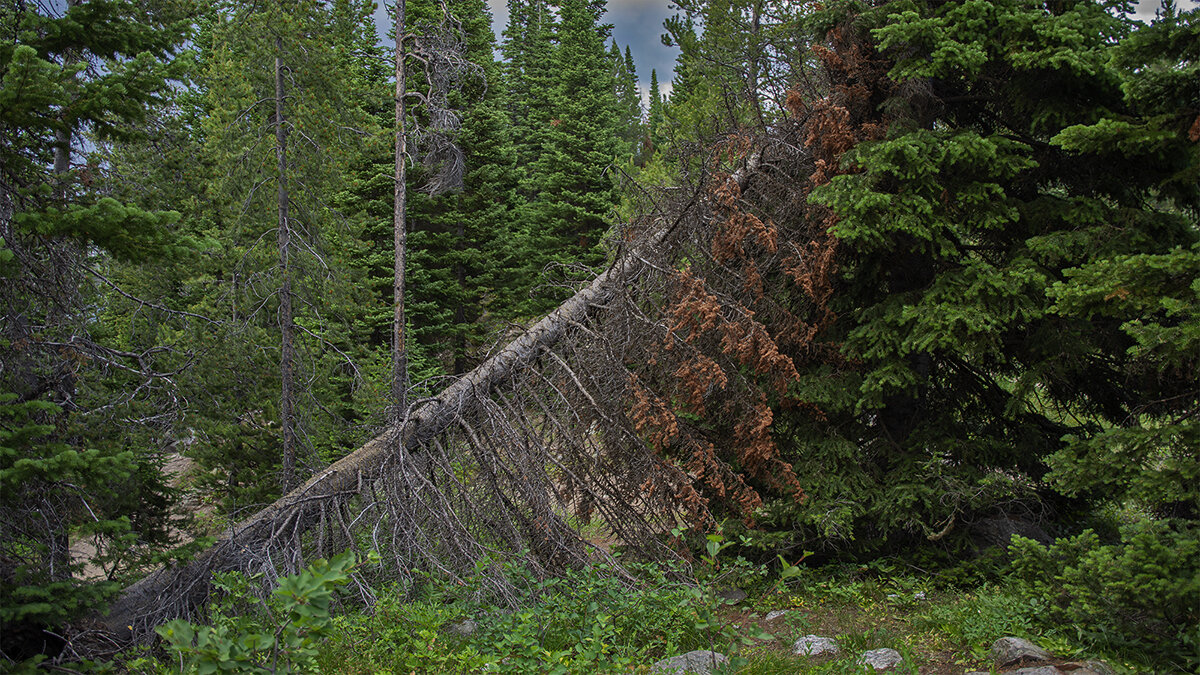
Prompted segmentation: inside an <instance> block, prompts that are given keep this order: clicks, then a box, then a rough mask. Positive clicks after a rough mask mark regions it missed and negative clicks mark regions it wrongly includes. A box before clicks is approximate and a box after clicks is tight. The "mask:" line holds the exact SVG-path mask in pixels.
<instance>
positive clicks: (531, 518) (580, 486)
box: [98, 152, 762, 643]
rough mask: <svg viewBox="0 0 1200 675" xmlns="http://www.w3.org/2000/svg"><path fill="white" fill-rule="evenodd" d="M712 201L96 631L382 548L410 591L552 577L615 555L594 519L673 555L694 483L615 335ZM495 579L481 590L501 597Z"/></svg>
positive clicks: (752, 158) (754, 157)
mask: <svg viewBox="0 0 1200 675" xmlns="http://www.w3.org/2000/svg"><path fill="white" fill-rule="evenodd" d="M761 159H762V155H761V152H753V153H750V154H749V155H748V157H747V158H746V160H745V161H744V163H743V165H742V166H741V168H740V169H738V170H737V171H735V172H733V173H732V174H728V175H719V176H718V182H720V183H725V184H728V186H729V188H728V189H731V190H735V191H738V192H740V191H741V190H742V189H743V188H744V187H745V185H746V184H747V181H748V180H749V178H750V177H751V176H752V175H754V174H755V173H756V172H757V171H758V170H759V167H760V164H761ZM707 194H708V192H707V191H706V189H705V188H704V181H700V183H699V184H698V185H697V187H696V188H695V189H694V190H690V191H689V195H690V196H689V197H688V198H687V199H684V200H682V201H681V202H679V203H676V204H675V205H674V206H673V208H672V209H671V211H670V212H672V213H673V214H674V217H673V218H671V219H670V220H668V219H666V218H665V217H661V216H660V217H659V218H658V219H656V220H654V221H653V222H655V223H657V224H658V228H657V229H656V230H654V231H653V232H651V233H649V234H643V236H642V237H641V238H640V239H639V240H636V241H637V243H635V244H634V245H632V246H629V247H628V248H627V249H626V250H625V251H624V252H621V253H620V254H619V255H618V256H617V257H616V259H615V262H613V263H612V264H611V266H610V267H609V268H608V269H607V270H606V271H604V272H603V273H601V274H600V275H599V276H597V277H596V278H595V279H594V280H593V281H592V282H591V283H590V284H588V285H587V286H586V287H584V288H583V289H581V290H580V291H578V292H577V293H576V294H575V295H574V296H573V297H571V298H570V299H568V300H567V301H566V302H564V303H563V304H562V305H561V306H559V307H558V308H557V309H555V310H554V311H553V312H551V313H550V314H549V315H548V316H546V317H545V318H543V319H542V320H541V321H539V322H537V323H536V324H534V325H533V326H532V327H530V328H528V329H527V330H525V331H524V332H523V333H522V334H521V335H520V336H519V337H517V338H516V339H515V340H513V341H512V342H510V343H509V344H508V345H507V346H505V347H504V348H503V349H501V350H500V351H499V352H497V353H496V354H495V355H493V356H492V357H491V358H488V359H487V360H486V361H484V362H483V363H482V364H480V365H479V366H478V367H477V368H475V369H474V370H473V371H471V372H469V373H467V374H466V375H464V376H463V377H461V378H459V379H458V380H456V381H455V382H454V383H453V384H451V385H450V386H448V387H447V388H446V389H445V390H443V391H442V392H441V393H440V394H438V395H437V396H435V397H433V398H431V399H426V400H422V401H417V402H415V403H413V404H412V405H411V406H410V407H409V412H408V414H407V415H406V416H405V418H404V419H403V420H402V421H400V422H398V423H396V424H394V425H391V426H389V427H388V428H386V429H385V430H384V431H383V432H382V433H380V434H379V435H378V436H376V437H375V438H374V439H372V440H371V441H369V442H368V443H366V444H364V445H363V446H362V447H360V448H359V449H357V450H355V451H354V452H352V453H350V454H349V455H347V456H345V457H344V458H342V459H340V460H338V461H337V462H335V463H333V464H332V465H330V466H329V467H328V468H326V469H324V470H323V471H320V472H319V473H317V474H316V475H315V476H313V477H312V478H310V479H309V480H308V481H307V482H305V483H304V484H303V485H301V486H300V487H298V488H296V489H295V490H293V491H292V492H290V493H288V494H287V495H285V496H283V497H282V498H280V499H279V500H277V501H276V502H274V503H272V504H270V505H268V506H267V507H265V508H263V509H261V510H260V511H258V512H257V513H255V514H253V515H251V516H250V517H248V518H245V519H244V520H242V521H241V522H239V523H237V524H236V525H233V526H231V527H229V528H228V530H226V531H225V532H224V533H223V534H222V535H220V536H219V537H218V540H217V541H216V542H215V544H214V545H213V546H212V547H211V548H209V549H207V550H206V551H204V552H203V553H201V554H200V555H198V556H196V558H195V559H193V560H192V561H191V562H189V563H187V564H185V565H180V566H175V567H163V568H160V569H158V570H155V571H154V572H152V573H150V574H149V575H148V576H146V577H144V578H143V579H142V580H140V581H138V582H136V583H134V584H133V585H131V586H129V587H128V588H126V589H125V590H124V591H123V592H122V593H121V595H120V596H119V598H118V599H117V600H116V601H115V602H114V603H113V604H112V606H111V607H110V609H109V611H108V613H107V614H106V615H105V616H103V617H102V618H100V619H98V623H99V624H100V627H101V628H102V630H103V631H104V632H105V633H107V634H108V635H110V636H112V637H114V638H115V639H116V640H117V641H118V642H119V643H128V642H130V641H135V640H142V639H146V638H149V637H151V636H152V635H153V629H154V627H155V626H157V625H159V624H161V623H163V622H164V621H166V620H168V619H171V618H175V617H188V616H192V615H193V614H194V613H195V611H196V610H197V608H199V607H200V606H201V605H202V604H203V602H204V601H205V600H206V598H207V597H208V594H209V591H210V582H211V578H212V573H213V572H218V571H227V570H242V571H246V572H248V573H262V574H263V576H264V578H265V579H266V580H271V579H274V578H276V577H278V576H280V575H282V574H287V573H290V572H294V571H295V570H297V569H299V568H300V567H301V566H302V564H303V562H304V560H305V559H306V557H309V556H315V557H320V556H322V555H328V554H329V553H331V552H334V551H336V550H340V549H345V548H347V547H356V548H360V549H366V548H373V549H375V550H379V551H381V552H383V553H384V560H385V568H386V569H385V570H384V572H383V573H384V574H386V575H387V576H389V577H391V578H393V579H395V578H400V579H402V580H403V579H410V580H411V577H410V575H411V574H412V573H413V570H414V569H425V570H431V571H436V572H437V573H440V574H444V575H448V576H450V577H456V576H463V575H466V574H468V573H471V572H472V571H477V570H478V569H479V566H480V565H481V564H482V563H481V561H486V560H489V559H492V560H497V561H499V560H512V559H513V558H514V557H515V558H519V559H521V560H523V562H524V563H526V564H528V565H530V566H532V567H533V568H534V569H535V570H538V571H551V570H553V569H555V568H561V567H563V566H565V565H571V564H581V563H584V562H586V561H588V560H589V559H594V558H595V557H598V556H599V557H607V554H606V553H605V552H604V551H603V550H600V549H597V548H596V547H592V546H589V545H587V543H586V542H585V541H584V540H583V539H582V538H581V537H580V536H579V535H578V532H577V529H578V528H577V526H579V525H586V524H588V522H589V521H590V520H591V519H592V518H594V517H597V516H598V517H599V518H600V519H602V521H603V523H604V525H605V526H606V527H607V528H608V530H609V531H610V533H611V535H612V537H613V538H615V539H617V540H619V541H621V542H622V543H623V544H625V545H626V546H628V547H629V548H630V549H631V550H633V551H635V552H637V553H640V554H642V555H643V556H647V557H655V558H662V557H665V556H671V557H673V556H675V555H676V553H675V552H674V550H673V549H671V548H669V547H668V546H666V545H665V544H664V543H663V542H662V541H661V537H660V536H658V535H660V534H661V533H663V532H666V531H669V530H670V529H671V527H673V526H674V525H675V522H674V516H673V515H670V514H676V513H678V512H679V507H680V504H679V501H680V499H681V497H682V496H683V495H685V494H687V492H686V490H685V489H684V487H685V485H687V484H688V483H689V482H690V481H691V478H689V477H688V476H687V475H686V474H685V473H684V472H683V471H682V470H680V469H679V468H678V467H676V466H674V465H672V464H671V463H669V462H666V461H664V459H663V458H662V457H661V456H658V455H656V454H655V453H654V452H653V450H652V449H651V448H648V447H647V445H646V444H645V443H644V441H643V439H642V437H641V433H640V429H639V428H637V426H638V425H637V424H634V423H632V422H631V421H630V420H628V419H627V418H626V415H625V412H626V407H627V396H626V395H625V394H626V393H627V392H626V387H627V385H628V381H627V380H628V373H627V371H626V361H627V355H626V354H625V353H623V352H622V346H623V345H622V344H621V343H620V342H619V341H614V340H613V339H612V336H613V334H614V333H620V332H621V331H626V332H628V331H630V330H633V323H636V320H637V317H639V316H641V317H644V310H645V308H646V307H647V306H648V305H647V303H650V304H653V302H654V300H653V299H652V298H653V297H655V296H659V297H661V296H662V295H664V294H663V292H662V285H663V284H664V283H669V282H668V281H666V278H667V277H669V276H670V274H669V272H671V271H673V270H672V268H671V263H670V262H669V259H670V254H665V253H664V252H665V251H668V250H669V249H671V248H672V247H671V240H672V238H674V237H677V236H679V235H680V233H681V231H682V230H687V229H689V228H688V227H681V224H684V223H685V222H687V221H689V219H691V220H693V221H695V220H696V219H698V220H699V221H703V220H704V219H705V217H706V216H705V214H706V213H707V212H708V209H706V208H705V207H704V202H705V201H706V200H707ZM652 278H657V279H658V282H657V283H656V282H653V281H651V279H652ZM631 317H632V318H633V323H631ZM602 325H603V326H604V328H603V329H600V328H599V327H600V326H602ZM603 333H607V335H605V334H603ZM581 354H585V355H586V361H587V363H586V364H585V367H583V368H580V367H579V366H578V363H577V362H578V356H579V355H581ZM573 362H575V365H573ZM569 516H574V517H575V523H574V526H573V525H572V524H571V523H569V522H568V518H569ZM496 570H497V573H496V574H493V575H489V576H488V578H487V579H486V582H487V583H488V584H489V585H490V586H491V590H492V591H494V592H496V593H497V594H498V595H500V596H501V597H503V596H505V595H510V596H511V593H512V589H510V588H507V586H506V585H507V581H506V580H505V578H504V575H503V574H502V573H500V572H499V566H498V565H497V566H496ZM362 590H363V592H364V593H365V594H368V595H369V593H370V591H369V588H368V587H367V586H366V585H363V586H362Z"/></svg>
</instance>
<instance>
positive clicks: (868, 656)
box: [858, 647, 904, 670]
mask: <svg viewBox="0 0 1200 675" xmlns="http://www.w3.org/2000/svg"><path fill="white" fill-rule="evenodd" d="M903 660H904V657H903V656H900V652H898V651H896V650H895V649H890V648H888V647H884V648H883V649H872V650H871V651H869V652H863V653H862V655H861V656H859V657H858V662H859V663H860V664H861V665H864V666H871V667H872V668H874V669H875V670H887V669H888V668H894V667H895V666H896V665H898V664H899V663H900V662H901V661H903Z"/></svg>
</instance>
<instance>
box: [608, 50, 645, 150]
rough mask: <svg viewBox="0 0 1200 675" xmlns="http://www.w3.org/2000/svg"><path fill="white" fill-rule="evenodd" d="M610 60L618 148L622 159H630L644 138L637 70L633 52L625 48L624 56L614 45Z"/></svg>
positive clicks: (610, 52)
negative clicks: (640, 139) (639, 141)
mask: <svg viewBox="0 0 1200 675" xmlns="http://www.w3.org/2000/svg"><path fill="white" fill-rule="evenodd" d="M609 58H611V59H612V62H613V85H614V87H615V94H616V97H617V125H618V134H617V135H618V136H619V138H620V140H621V142H620V144H619V148H618V155H619V158H620V159H625V158H627V157H629V156H630V155H631V154H632V153H633V152H634V151H635V150H636V149H637V148H636V145H637V142H638V139H639V138H641V136H642V97H641V94H639V93H638V88H637V69H636V67H635V66H634V63H633V52H631V51H630V49H629V47H628V46H626V47H625V54H624V56H622V55H621V50H620V48H619V47H617V43H616V42H613V43H612V48H611V49H610V51H609Z"/></svg>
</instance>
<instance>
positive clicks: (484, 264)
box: [413, 0, 516, 374]
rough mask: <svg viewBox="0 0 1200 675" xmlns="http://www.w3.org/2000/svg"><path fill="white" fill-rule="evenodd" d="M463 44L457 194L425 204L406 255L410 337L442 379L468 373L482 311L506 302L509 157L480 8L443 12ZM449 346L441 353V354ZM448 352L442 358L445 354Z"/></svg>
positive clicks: (467, 1) (502, 104)
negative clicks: (434, 357) (429, 355)
mask: <svg viewBox="0 0 1200 675" xmlns="http://www.w3.org/2000/svg"><path fill="white" fill-rule="evenodd" d="M450 10H451V12H452V13H453V14H454V16H455V17H456V18H457V19H458V20H459V21H460V25H461V29H462V32H463V35H464V37H465V40H466V49H465V57H466V58H467V60H468V61H470V62H471V63H473V64H475V66H476V67H477V68H478V70H477V72H476V73H475V75H474V76H473V77H472V78H471V79H470V80H468V81H467V82H464V84H463V86H462V87H461V89H460V90H459V91H457V92H455V94H454V96H453V97H452V105H453V106H454V107H455V108H456V109H458V110H460V111H461V115H462V126H461V128H460V130H459V131H458V133H457V135H456V139H455V140H456V142H457V144H458V146H459V147H460V149H461V150H462V153H463V160H464V162H465V167H466V168H465V173H464V175H463V184H462V187H461V189H459V190H458V191H456V192H453V193H451V194H446V195H442V196H438V197H435V198H433V199H431V200H429V202H428V203H427V205H426V208H425V209H424V214H423V216H422V221H423V222H422V226H421V228H420V229H419V230H417V231H415V232H414V242H417V243H419V246H417V247H415V250H414V254H413V266H414V268H415V269H414V276H415V277H419V278H420V279H421V282H420V283H419V284H415V285H414V289H413V301H414V303H415V307H414V309H416V308H417V307H419V310H418V311H417V313H416V314H415V316H414V325H415V326H417V328H416V334H417V336H418V337H419V338H420V339H421V340H422V341H423V342H424V343H425V345H427V348H428V349H435V348H439V349H440V350H441V351H442V352H443V353H444V354H445V357H446V358H445V362H446V365H447V367H448V370H449V371H450V372H453V373H456V374H459V373H463V372H465V371H466V370H467V369H468V366H469V365H470V362H471V358H472V356H473V354H474V352H475V350H476V349H477V348H478V347H479V346H480V345H481V343H482V342H483V341H484V340H485V339H486V335H487V333H488V332H489V324H488V323H487V322H486V321H485V319H486V314H485V313H486V312H488V311H491V312H495V311H496V310H497V309H499V308H498V307H497V306H496V305H498V304H505V303H508V302H511V299H510V298H509V297H508V288H507V287H508V286H509V285H510V284H511V283H512V279H511V278H510V277H511V274H510V273H509V272H508V270H510V269H511V268H512V267H513V266H514V265H515V264H516V263H515V262H514V261H512V260H511V259H510V256H511V255H512V252H511V251H510V250H509V249H508V247H509V246H510V243H511V241H510V240H511V236H510V232H509V228H510V212H509V209H510V204H511V203H512V202H513V201H514V199H515V189H516V175H515V163H516V151H515V147H514V146H513V143H512V139H511V136H510V133H509V129H508V118H507V115H506V109H505V108H506V105H507V92H506V88H505V82H504V78H503V77H502V75H501V70H500V67H499V64H497V63H495V61H494V57H493V53H494V50H495V38H494V34H493V33H492V30H491V24H490V19H489V16H490V15H489V14H488V13H487V11H486V6H485V5H484V3H482V2H478V1H477V0H460V1H459V2H455V3H453V4H451V5H450ZM446 347H449V350H446ZM447 352H448V353H447Z"/></svg>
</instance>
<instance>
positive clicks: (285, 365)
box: [275, 37, 296, 493]
mask: <svg viewBox="0 0 1200 675" xmlns="http://www.w3.org/2000/svg"><path fill="white" fill-rule="evenodd" d="M282 54H283V38H280V37H277V38H275V159H276V162H277V163H278V171H279V176H278V188H279V194H278V201H279V222H278V225H277V232H276V234H277V239H278V242H279V274H280V283H279V342H280V355H279V381H280V392H279V423H280V427H281V429H282V433H283V439H282V440H283V481H282V482H283V491H284V492H285V493H286V492H289V491H290V490H291V489H292V488H294V487H295V486H296V412H295V410H296V409H295V406H296V401H295V396H296V393H295V383H294V379H295V372H294V366H295V359H296V345H295V324H294V318H295V317H294V316H293V315H292V270H291V259H290V258H291V247H292V242H291V239H292V230H291V223H290V222H289V220H288V205H289V201H290V200H289V198H288V185H287V129H286V128H285V127H284V116H283V101H284V90H283V58H282Z"/></svg>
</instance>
